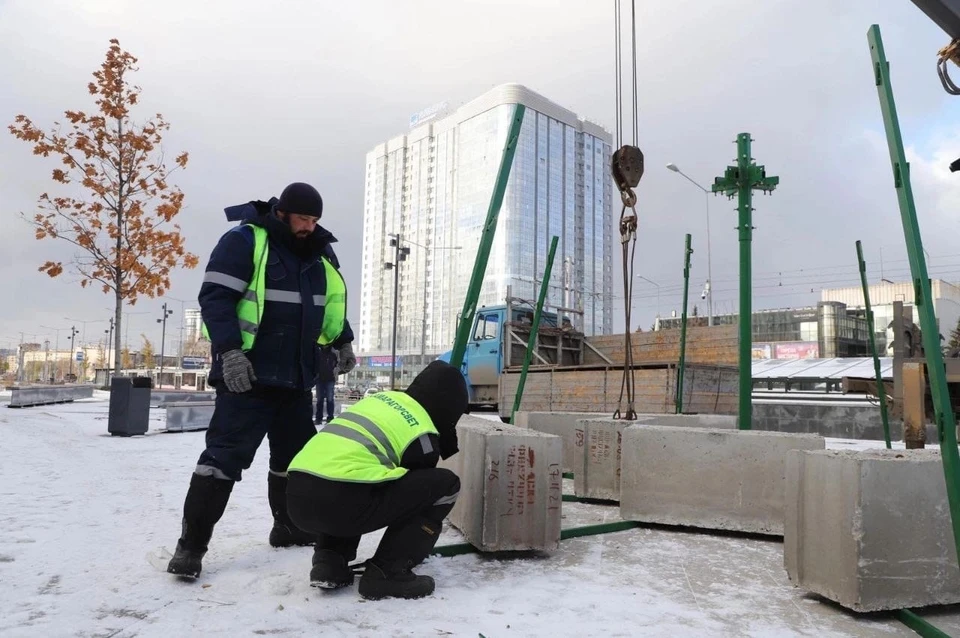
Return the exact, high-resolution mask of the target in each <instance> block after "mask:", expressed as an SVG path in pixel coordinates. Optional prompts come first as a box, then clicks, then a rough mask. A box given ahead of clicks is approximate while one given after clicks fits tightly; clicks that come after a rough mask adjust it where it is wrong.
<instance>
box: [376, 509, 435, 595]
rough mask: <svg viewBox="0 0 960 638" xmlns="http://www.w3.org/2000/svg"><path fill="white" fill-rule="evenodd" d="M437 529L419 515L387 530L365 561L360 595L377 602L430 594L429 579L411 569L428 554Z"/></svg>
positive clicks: (433, 542)
mask: <svg viewBox="0 0 960 638" xmlns="http://www.w3.org/2000/svg"><path fill="white" fill-rule="evenodd" d="M441 529H442V525H441V524H440V523H438V522H436V521H433V520H430V519H428V518H426V517H423V516H418V517H415V518H412V519H409V520H407V521H405V522H404V523H402V524H400V525H396V526H390V527H388V528H387V531H386V533H384V535H383V539H381V541H380V546H379V547H377V553H376V554H374V556H373V558H371V559H370V560H369V561H367V566H366V569H365V570H364V572H363V576H361V577H360V586H359V588H358V589H359V591H360V595H361V596H363V597H364V598H368V599H370V600H380V599H382V598H423V597H424V596H429V595H430V594H432V593H433V590H434V588H435V586H436V585H435V583H434V582H433V579H432V578H431V577H429V576H418V575H417V574H414V573H413V571H412V570H413V567H415V566H416V565H419V564H420V563H422V562H423V560H424V559H425V558H426V557H427V556H429V555H430V552H431V550H433V546H434V545H436V544H437V539H438V538H439V536H440V530H441Z"/></svg>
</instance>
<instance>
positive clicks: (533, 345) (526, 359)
mask: <svg viewBox="0 0 960 638" xmlns="http://www.w3.org/2000/svg"><path fill="white" fill-rule="evenodd" d="M559 241H560V238H559V237H557V236H556V235H554V236H553V239H551V240H550V252H549V253H548V254H547V266H546V268H545V269H544V271H543V285H541V286H540V295H539V297H538V298H537V307H536V308H534V311H533V325H532V326H530V338H529V339H528V340H527V351H526V353H525V354H524V355H523V368H522V369H521V370H520V381H519V382H518V383H517V394H516V396H515V397H514V398H513V410H511V411H510V424H511V425H516V421H515V419H516V417H517V410H519V409H520V400H521V399H523V387H524V386H525V385H526V383H527V371H528V370H530V361H531V359H533V353H534V351H535V350H536V349H537V335H538V334H539V332H540V317H541V315H543V302H544V301H546V299H547V290H548V289H549V288H550V274H551V272H552V271H553V258H554V256H555V255H556V254H557V242H559ZM512 319H513V318H512V317H509V316H508V317H506V318H505V320H504V323H506V322H507V321H510V320H512ZM557 363H560V364H561V365H562V363H563V361H558V362H557Z"/></svg>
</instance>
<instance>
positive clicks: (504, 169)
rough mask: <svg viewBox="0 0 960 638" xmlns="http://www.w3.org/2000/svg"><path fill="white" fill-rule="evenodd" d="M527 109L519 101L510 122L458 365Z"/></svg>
mask: <svg viewBox="0 0 960 638" xmlns="http://www.w3.org/2000/svg"><path fill="white" fill-rule="evenodd" d="M524 111H526V107H525V106H524V105H523V104H517V108H516V109H515V110H514V112H513V120H512V121H511V122H510V129H509V130H508V131H507V139H506V142H504V145H503V155H502V156H501V158H500V168H499V169H498V170H497V180H496V182H495V183H494V187H493V196H492V197H491V198H490V207H489V208H488V209H487V220H486V221H485V222H484V224H483V233H482V234H481V236H480V246H479V247H478V248H477V259H476V261H475V262H474V265H473V273H472V274H471V275H470V285H469V286H468V287H467V296H466V298H465V299H464V300H463V311H462V312H461V313H460V324H459V325H458V326H457V338H456V341H455V342H454V344H453V352H451V353H450V364H451V365H453V366H456V367H458V368H459V367H461V366H462V365H463V355H464V353H465V352H466V350H467V341H469V339H470V329H471V328H472V327H473V317H474V315H475V314H476V312H477V299H479V298H480V288H481V287H483V277H484V275H485V274H486V272H487V262H488V261H489V260H490V249H491V248H492V247H493V238H494V236H495V235H496V233H497V220H498V219H499V218H500V207H501V206H502V205H503V196H504V194H505V193H506V192H507V181H508V180H509V179H510V169H511V168H512V166H513V156H514V155H516V153H517V142H518V140H519V139H520V129H521V127H522V126H523V114H524Z"/></svg>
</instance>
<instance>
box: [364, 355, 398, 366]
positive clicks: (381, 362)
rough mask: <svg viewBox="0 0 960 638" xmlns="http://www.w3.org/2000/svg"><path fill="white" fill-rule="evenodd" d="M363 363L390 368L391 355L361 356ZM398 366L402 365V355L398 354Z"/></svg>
mask: <svg viewBox="0 0 960 638" xmlns="http://www.w3.org/2000/svg"><path fill="white" fill-rule="evenodd" d="M360 364H361V365H368V366H370V367H371V368H389V367H390V355H375V356H370V357H361V358H360ZM396 367H398V368H399V367H400V356H399V355H398V356H397V363H396Z"/></svg>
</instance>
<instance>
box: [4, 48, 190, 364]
mask: <svg viewBox="0 0 960 638" xmlns="http://www.w3.org/2000/svg"><path fill="white" fill-rule="evenodd" d="M136 64H137V58H135V57H133V56H132V55H130V54H129V53H127V52H126V51H124V50H123V49H121V48H120V43H119V41H117V40H110V48H109V49H108V50H107V55H106V59H105V60H104V62H103V64H102V65H101V66H100V70H98V71H96V72H94V74H93V77H94V79H95V81H94V82H90V83H89V85H88V86H87V88H88V90H89V91H90V95H93V96H96V105H97V111H96V112H95V113H92V114H88V113H85V112H83V111H66V112H65V117H66V119H67V121H68V122H69V130H67V131H66V132H64V131H63V129H64V127H63V125H62V124H61V123H60V122H54V127H53V128H52V129H51V130H50V131H49V132H45V131H43V130H41V129H39V128H37V127H36V126H35V125H34V124H33V122H32V121H31V120H30V119H29V118H27V117H26V116H25V115H18V116H17V117H16V119H15V120H14V123H13V124H12V125H10V126H9V129H10V132H11V133H12V134H13V135H14V136H15V137H17V139H20V140H23V141H25V142H28V143H30V144H32V145H33V154H34V155H42V156H43V157H50V156H51V155H53V156H54V157H58V158H60V160H61V161H62V164H63V167H62V168H55V169H54V170H53V180H54V181H55V182H57V183H58V184H60V185H66V186H67V189H66V190H67V191H68V193H67V194H64V195H62V196H53V195H50V194H49V193H43V194H42V195H40V198H39V206H38V209H39V210H38V212H36V213H35V214H34V215H32V216H28V215H26V214H24V215H23V217H24V219H26V220H27V221H29V222H30V223H32V224H33V225H34V226H35V227H36V237H37V239H46V238H48V237H51V238H56V239H63V240H65V241H67V242H68V243H70V244H73V246H74V247H75V248H76V249H77V251H76V254H75V255H74V258H73V261H72V262H71V263H69V264H68V265H67V267H66V268H70V269H72V271H74V272H76V273H77V274H79V276H80V285H81V286H84V287H86V286H88V285H94V284H99V285H100V286H101V287H102V289H103V292H104V293H110V292H112V293H113V295H114V299H115V302H116V307H115V318H114V320H115V322H116V332H115V333H114V334H115V335H116V339H115V343H114V347H113V352H114V360H113V369H114V372H118V371H119V370H120V359H121V347H120V335H121V330H120V323H121V321H122V319H123V316H122V309H123V305H124V304H125V303H126V304H129V305H134V304H135V303H136V302H137V298H138V297H139V296H141V295H146V296H147V297H151V298H153V297H157V296H162V295H163V294H164V293H165V292H166V291H167V290H168V289H169V287H170V271H171V270H172V269H174V268H178V267H185V268H194V267H196V265H197V263H198V259H197V256H196V255H194V254H191V253H189V252H187V251H186V249H185V248H184V241H183V236H182V235H181V234H180V226H178V225H177V224H176V223H174V221H173V220H174V219H175V218H176V216H177V215H178V214H179V213H180V208H181V207H182V206H183V192H182V191H181V190H180V189H179V188H177V187H176V186H171V185H170V184H169V182H168V178H169V176H170V174H171V173H173V172H175V171H176V170H178V169H182V168H184V167H185V166H186V165H187V153H181V154H180V155H177V156H176V158H175V159H174V164H175V166H173V167H172V168H171V169H169V170H168V169H167V167H166V165H165V164H164V154H163V150H162V148H161V142H162V139H163V133H164V132H165V131H167V130H169V128H170V125H169V124H168V123H167V122H166V120H164V119H163V116H162V115H160V114H159V113H158V114H156V115H155V116H154V117H152V118H150V119H149V120H147V121H146V122H145V123H143V124H136V123H134V122H133V121H131V111H130V109H131V107H133V106H135V105H136V104H137V103H138V102H139V99H140V87H138V86H136V85H134V84H132V83H131V75H132V74H133V73H134V72H135V71H136V70H137V67H136ZM39 270H40V271H41V272H45V273H47V274H48V275H49V276H51V277H57V276H58V275H60V274H62V273H63V272H64V270H65V266H64V264H63V262H61V261H48V262H46V263H44V264H43V265H42V266H40V268H39Z"/></svg>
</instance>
